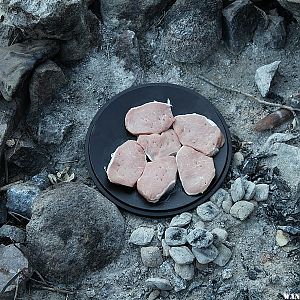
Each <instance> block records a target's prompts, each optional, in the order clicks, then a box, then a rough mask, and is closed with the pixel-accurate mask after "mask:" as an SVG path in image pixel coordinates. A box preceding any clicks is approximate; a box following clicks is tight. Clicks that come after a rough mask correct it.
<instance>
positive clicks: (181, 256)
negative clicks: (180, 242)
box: [169, 246, 195, 265]
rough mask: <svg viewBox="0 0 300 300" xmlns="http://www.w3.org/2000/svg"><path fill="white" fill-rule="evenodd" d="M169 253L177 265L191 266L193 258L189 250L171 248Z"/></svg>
mask: <svg viewBox="0 0 300 300" xmlns="http://www.w3.org/2000/svg"><path fill="white" fill-rule="evenodd" d="M169 253H170V256H171V257H172V258H173V259H174V261H175V263H177V264H179V265H188V264H191V263H192V262H193V261H194V258H195V256H194V255H193V253H192V252H191V250H190V249H189V248H188V247H186V246H181V247H171V248H170V250H169Z"/></svg>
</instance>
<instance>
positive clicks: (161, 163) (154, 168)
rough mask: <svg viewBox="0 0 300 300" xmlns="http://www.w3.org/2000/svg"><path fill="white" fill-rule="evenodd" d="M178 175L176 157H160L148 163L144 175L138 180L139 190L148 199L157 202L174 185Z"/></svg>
mask: <svg viewBox="0 0 300 300" xmlns="http://www.w3.org/2000/svg"><path fill="white" fill-rule="evenodd" d="M176 177H177V166H176V159H175V157H174V156H167V157H164V158H160V159H158V160H156V161H153V162H148V163H147V164H146V167H145V170H144V172H143V175H142V176H141V177H140V178H139V179H138V181H137V190H138V192H139V193H140V194H141V195H142V196H143V197H144V198H145V199H146V200H147V201H149V202H153V203H155V202H157V201H158V200H159V199H160V198H161V197H162V195H164V194H165V193H166V192H167V191H168V190H170V189H171V188H173V187H174V185H175V183H176Z"/></svg>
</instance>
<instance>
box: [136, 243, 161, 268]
mask: <svg viewBox="0 0 300 300" xmlns="http://www.w3.org/2000/svg"><path fill="white" fill-rule="evenodd" d="M141 257H142V262H143V264H144V265H145V266H146V267H150V268H153V267H159V266H160V265H161V264H162V262H163V259H162V255H161V252H160V250H159V248H158V247H142V248H141Z"/></svg>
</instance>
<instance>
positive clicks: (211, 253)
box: [192, 245, 219, 264]
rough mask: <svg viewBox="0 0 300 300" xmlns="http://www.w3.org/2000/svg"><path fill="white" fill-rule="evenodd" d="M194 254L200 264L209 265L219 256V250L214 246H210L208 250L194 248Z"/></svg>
mask: <svg viewBox="0 0 300 300" xmlns="http://www.w3.org/2000/svg"><path fill="white" fill-rule="evenodd" d="M192 252H193V253H194V255H195V257H196V260H197V261H198V262H199V263H200V264H208V263H210V262H212V261H213V260H215V259H216V257H217V256H218V254H219V252H218V249H217V248H216V247H215V246H214V245H210V246H209V247H207V248H196V247H192Z"/></svg>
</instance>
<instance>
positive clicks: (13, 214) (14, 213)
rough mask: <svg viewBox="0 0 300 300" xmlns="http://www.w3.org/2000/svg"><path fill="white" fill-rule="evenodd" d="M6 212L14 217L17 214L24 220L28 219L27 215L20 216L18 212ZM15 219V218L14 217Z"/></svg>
mask: <svg viewBox="0 0 300 300" xmlns="http://www.w3.org/2000/svg"><path fill="white" fill-rule="evenodd" d="M8 214H10V215H11V216H12V217H15V218H16V216H18V217H20V218H23V219H25V220H27V221H30V219H29V218H27V217H25V216H22V215H20V214H18V213H16V212H9V213H8ZM16 219H17V218H16Z"/></svg>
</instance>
